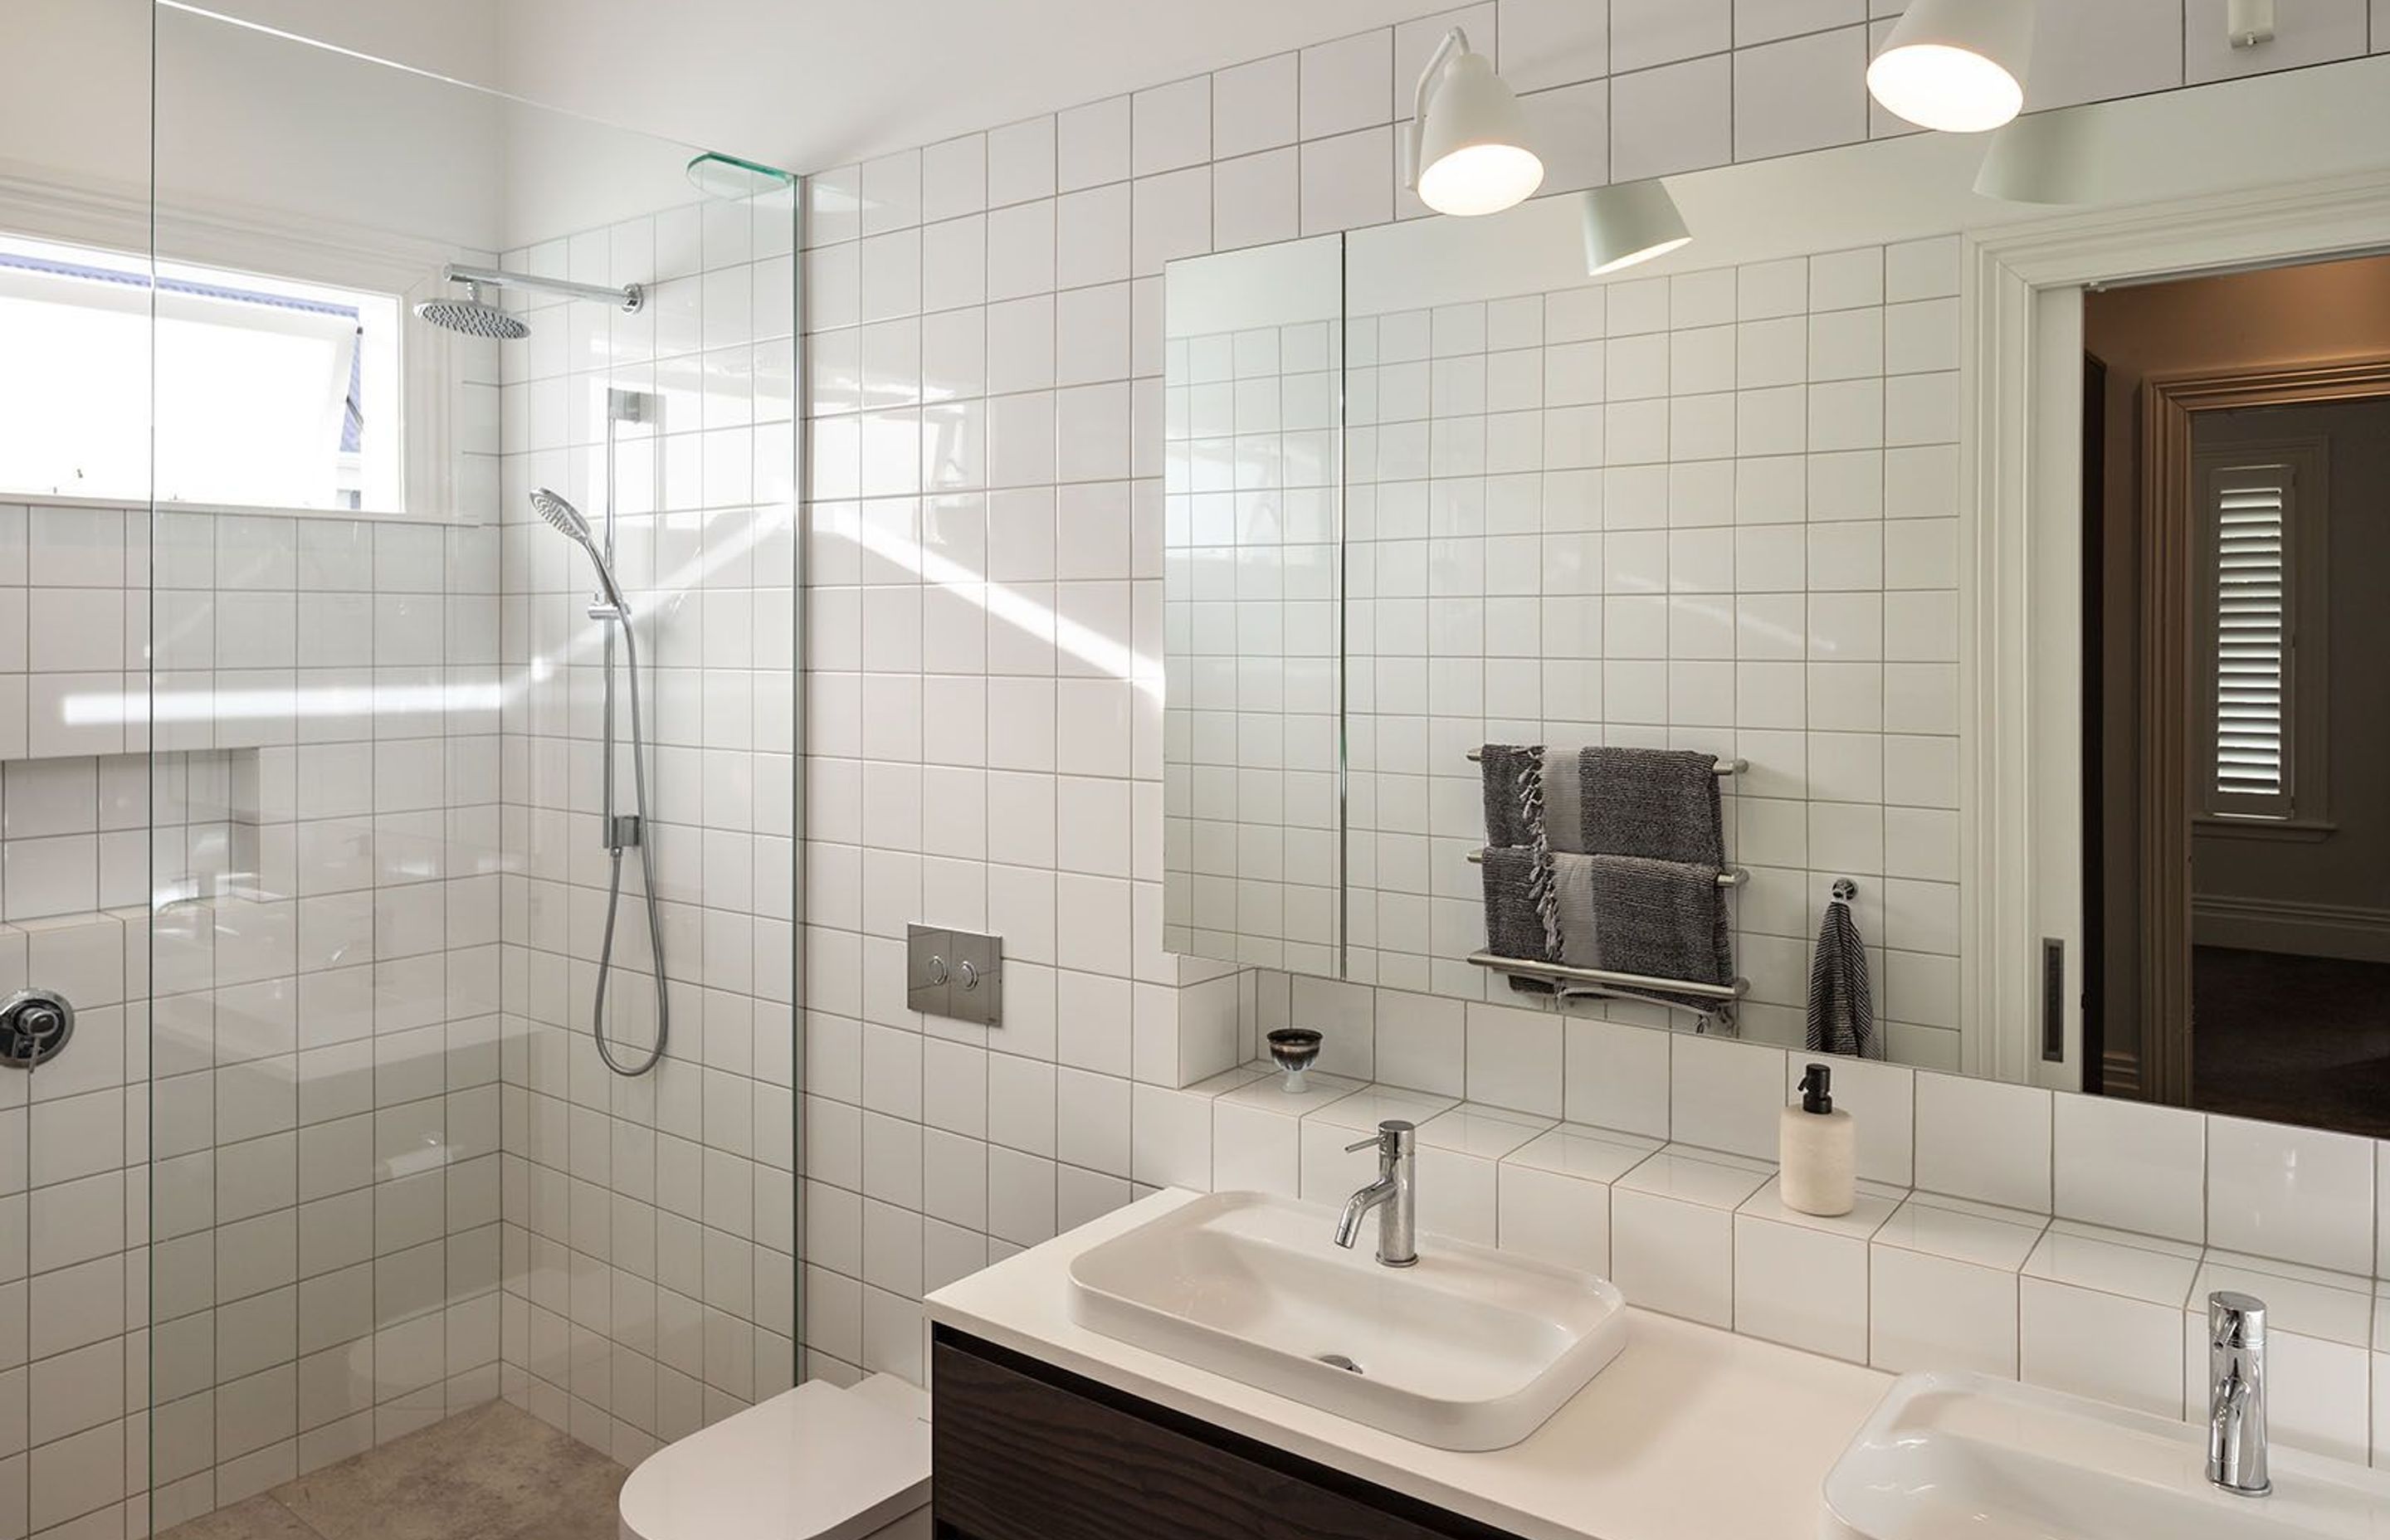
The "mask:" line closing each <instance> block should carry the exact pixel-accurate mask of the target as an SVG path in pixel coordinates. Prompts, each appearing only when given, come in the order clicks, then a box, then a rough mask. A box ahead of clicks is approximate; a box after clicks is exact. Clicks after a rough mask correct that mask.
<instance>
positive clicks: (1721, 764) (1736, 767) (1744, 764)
mask: <svg viewBox="0 0 2390 1540" xmlns="http://www.w3.org/2000/svg"><path fill="white" fill-rule="evenodd" d="M1484 760H1485V751H1484V750H1482V749H1471V750H1470V751H1469V763H1470V764H1484ZM1750 768H1751V762H1750V761H1749V760H1747V759H1722V760H1719V761H1718V762H1717V763H1716V764H1713V765H1711V766H1710V774H1712V775H1714V776H1740V775H1741V774H1742V773H1743V772H1744V771H1746V770H1748V769H1750Z"/></svg>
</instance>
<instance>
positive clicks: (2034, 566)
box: [1960, 173, 2390, 1090]
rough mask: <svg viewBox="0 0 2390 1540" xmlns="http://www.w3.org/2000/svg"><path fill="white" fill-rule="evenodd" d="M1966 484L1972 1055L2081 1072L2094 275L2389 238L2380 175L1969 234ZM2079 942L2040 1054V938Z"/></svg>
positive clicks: (1964, 965) (1966, 1007)
mask: <svg viewBox="0 0 2390 1540" xmlns="http://www.w3.org/2000/svg"><path fill="white" fill-rule="evenodd" d="M1966 245H1967V250H1966V276H1965V283H1966V295H1967V299H1966V302H1965V304H1964V310H1963V321H1962V328H1963V332H1964V337H1963V345H1964V354H1963V356H1964V358H1965V359H1966V389H1967V401H1966V405H1965V411H1966V414H1967V415H1966V417H1964V419H1963V421H1964V424H1965V427H1964V429H1963V431H1962V436H1963V437H1964V439H1965V441H1966V448H1965V451H1964V457H1963V462H1962V463H1963V470H1962V474H1961V479H1960V518H1961V520H1962V527H1966V528H1971V529H1972V539H1971V540H1970V541H1969V542H1968V543H1967V546H1966V548H1965V549H1964V550H1963V552H1962V554H1961V573H1960V658H1961V662H1960V721H1961V722H1962V723H1963V724H1965V725H1966V728H1967V730H1968V731H1969V733H1970V734H1971V736H1972V741H1971V742H1970V743H1969V744H1968V745H1967V747H1966V749H1965V750H1964V751H1962V753H1961V755H1960V807H1961V809H1962V810H1964V811H1962V813H1961V815H1960V870H1961V875H1962V878H1963V879H1964V880H1963V881H1962V883H1961V886H1960V930H1961V933H1962V935H1963V937H1964V938H1965V944H1964V945H1963V946H1962V948H1961V951H1962V954H1963V955H1962V956H1961V959H1960V1025H1961V1027H1962V1029H1963V1032H1962V1039H1961V1040H1962V1045H1963V1046H1962V1057H1963V1059H1964V1062H1962V1063H1961V1065H1960V1068H1961V1069H1962V1070H1963V1071H1965V1072H1968V1073H1971V1074H1985V1075H1995V1076H1997V1077H1998V1078H1999V1079H2001V1080H2005V1081H2011V1082H2029V1083H2032V1084H2042V1085H2050V1086H2057V1087H2061V1088H2064V1089H2069V1090H2075V1089H2080V1088H2081V1085H2082V1068H2081V1063H2082V1026H2083V1012H2082V987H2081V982H2082V978H2083V963H2084V958H2083V917H2082V891H2081V887H2082V884H2081V876H2082V873H2081V848H2082V838H2081V830H2082V819H2083V807H2082V752H2081V738H2082V732H2081V721H2080V700H2081V692H2080V681H2081V679H2082V606H2081V603H2080V595H2081V592H2082V563H2081V553H2082V549H2083V545H2082V520H2083V507H2082V501H2083V499H2082V490H2083V489H2082V466H2083V445H2082V424H2083V413H2082V394H2083V301H2082V296H2083V289H2084V287H2085V286H2086V285H2088V284H2094V283H2101V282H2111V281H2116V280H2121V279H2127V278H2143V277H2150V276H2159V275H2171V274H2188V273H2197V272H2202V271H2217V270H2226V269H2230V268H2234V267H2241V266H2257V265H2266V264H2270V263H2280V262H2285V261H2291V260H2295V259H2300V258H2308V257H2326V256H2332V255H2349V254H2357V253H2361V252H2366V251H2380V250H2385V249H2390V173H2363V174H2359V175H2355V176H2342V177H2334V178H2331V179H2328V180H2322V181H2317V182H2312V183H2306V184H2293V185H2287V186H2271V187H2267V188H2264V189H2261V190H2257V191H2252V192H2239V193H2229V194H2225V195H2221V196H2216V197H2205V198H2199V199H2188V200H2184V201H2181V202H2175V203H2161V204H2151V205H2145V206H2142V207H2139V208H2133V209H2125V210H2112V211H2101V212H2097V213H2088V214H2080V215H2069V216H2065V217H2062V218H2057V219H2051V220H2047V221H2041V222H2037V223H2034V224H2030V225H2003V226H1999V227H1996V228H1992V229H1987V230H1984V231H1980V232H1974V233H1971V234H1970V235H1969V237H1967V243H1966ZM2044 937H2058V938H2062V939H2063V940H2065V941H2066V943H2067V982H2066V1039H2065V1040H2066V1051H2065V1059H2064V1060H2063V1062H2060V1063H2049V1062H2045V1061H2044V1060H2043V1059H2042V1057H2041V1047H2040V1045H2041V1021H2040V1003H2041V977H2040V975H2041V965H2040V956H2041V940H2042V938H2044Z"/></svg>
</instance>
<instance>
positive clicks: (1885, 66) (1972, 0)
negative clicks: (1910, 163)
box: [1867, 0, 2033, 134]
mask: <svg viewBox="0 0 2390 1540" xmlns="http://www.w3.org/2000/svg"><path fill="white" fill-rule="evenodd" d="M2032 53H2033V0H1911V4H1910V5H1909V7H1908V10H1907V11H1905V12H1903V13H1902V15H1901V18H1900V20H1899V21H1898V22H1896V23H1895V25H1894V27H1893V29H1892V35H1891V36H1890V37H1889V38H1887V39H1885V40H1884V45H1883V49H1882V52H1881V53H1879V54H1877V55H1876V56H1875V62H1874V63H1872V64H1870V65H1869V66H1868V72H1867V83H1868V90H1869V92H1870V93H1871V94H1872V95H1873V96H1874V97H1875V99H1876V100H1877V101H1878V102H1880V103H1882V105H1883V109H1884V110H1885V111H1887V112H1890V113H1892V114H1893V115H1894V116H1895V117H1898V118H1903V119H1906V120H1907V121H1908V122H1912V123H1915V124H1917V125H1918V126H1919V127H1921V128H1935V129H1941V130H1944V131H1945V132H1947V133H1951V134H1982V133H1985V132H1986V131H1988V130H1991V129H1995V128H1998V127H1999V126H2000V125H2001V124H2002V123H2005V122H2008V121H2009V120H2010V119H2011V118H2013V117H2015V116H2016V115H2017V113H2018V112H2019V111H2021V110H2023V109H2024V74H2025V61H2026V59H2027V58H2030V57H2031V56H2032Z"/></svg>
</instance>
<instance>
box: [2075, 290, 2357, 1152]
mask: <svg viewBox="0 0 2390 1540" xmlns="http://www.w3.org/2000/svg"><path fill="white" fill-rule="evenodd" d="M2083 319H2084V338H2083V340H2084V346H2085V348H2086V350H2087V352H2088V353H2089V354H2091V355H2094V356H2096V357H2097V358H2098V359H2099V360H2100V361H2101V364H2102V365H2103V366H2104V368H2103V369H2102V371H2101V384H2100V387H2099V388H2100V390H2101V399H2100V401H2099V402H2098V403H2097V404H2096V405H2097V407H2098V410H2096V411H2087V421H2088V422H2090V423H2094V424H2096V425H2097V426H2096V428H2095V429H2094V431H2096V432H2097V433H2098V434H2099V435H2100V444H2099V448H2100V451H2101V454H2100V455H2099V456H2098V463H2100V464H2101V472H2100V475H2099V481H2098V484H2097V485H2096V486H2091V485H2087V489H2086V490H2087V502H2086V507H2087V512H2088V515H2089V518H2090V520H2092V521H2093V522H2094V523H2095V525H2096V528H2095V530H2094V532H2093V533H2092V534H2091V537H2090V538H2088V539H2087V541H2086V544H2085V551H2086V569H2087V570H2086V605H2085V613H2086V616H2087V621H2088V622H2089V623H2088V625H2087V635H2086V652H2085V664H2084V667H2085V674H2086V692H2085V694H2086V699H2103V700H2104V701H2105V702H2106V706H2107V709H2106V710H2104V711H2103V712H2101V715H2100V716H2099V717H2098V718H2097V719H2089V720H2087V723H2086V729H2087V730H2086V733H2085V739H2084V745H2085V746H2084V753H2085V758H2086V765H2085V776H2086V785H2087V788H2088V789H2091V790H2092V791H2093V793H2094V794H2093V796H2092V797H2091V798H2090V800H2089V803H2088V806H2087V832H2088V830H2090V829H2094V828H2096V829H2097V830H2099V837H2098V841H2097V843H2096V844H2095V845H2094V846H2093V847H2092V851H2091V854H2090V858H2089V859H2088V860H2087V863H2086V867H2087V871H2086V877H2087V883H2088V892H2087V894H2086V905H2087V911H2088V914H2089V915H2090V917H2091V921H2092V923H2091V925H2090V927H2089V932H2088V933H2089V934H2091V935H2092V936H2094V937H2096V938H2097V944H2098V945H2099V947H2100V956H2099V957H2098V958H2097V960H2096V964H2095V966H2094V968H2093V969H2092V972H2091V975H2090V976H2091V978H2092V979H2093V980H2094V981H2095V982H2094V985H2093V990H2092V993H2091V994H2090V995H2089V996H2088V999H2087V1002H2086V1004H2087V1022H2086V1041H2087V1043H2096V1044H2099V1045H2100V1046H2101V1064H2100V1065H2099V1066H2098V1070H2097V1072H2096V1075H2087V1081H2089V1082H2091V1083H2093V1084H2099V1085H2100V1086H2101V1089H2103V1090H2105V1091H2106V1092H2107V1093H2108V1094H2111V1095H2126V1096H2139V1097H2144V1098H2146V1099H2150V1100H2155V1101H2165V1102H2171V1103H2176V1104H2181V1105H2191V1106H2196V1107H2199V1108H2202V1109H2204V1110H2211V1111H2218V1112H2228V1113H2233V1114H2239V1115H2246V1116H2252V1117H2273V1118H2281V1117H2284V1116H2286V1115H2289V1114H2291V1113H2292V1112H2294V1111H2295V1112H2296V1113H2297V1114H2298V1116H2299V1117H2300V1118H2301V1119H2302V1120H2303V1121H2317V1122H2323V1123H2328V1124H2329V1125H2331V1126H2333V1127H2337V1128H2342V1129H2345V1130H2347V1131H2350V1132H2357V1133H2363V1134H2369V1135H2375V1136H2379V1135H2383V1134H2385V1133H2390V796H2386V795H2384V792H2385V790H2390V757H2385V756H2390V690H2384V688H2383V687H2382V685H2381V677H2380V660H2382V659H2383V658H2384V657H2385V656H2390V607H2385V605H2384V603H2383V601H2382V597H2381V596H2382V595H2383V594H2384V592H2390V587H2385V584H2390V259H2381V258H2366V259H2357V260H2349V261H2339V262H2326V263H2307V264H2300V265H2291V266H2282V267H2275V268H2268V269H2264V270H2259V271H2253V272H2246V273H2237V274H2230V275H2224V276H2204V277H2196V278H2188V279H2179V280H2170V281H2165V282H2157V283H2149V284H2142V285H2137V286H2134V287H2131V288H2125V289H2110V290H2106V291H2095V292H2092V293H2089V294H2087V295H2086V297H2085V302H2084V315H2083ZM2088 448H2089V446H2088V445H2087V450H2088ZM2092 458H2093V457H2092V456H2090V455H2088V454H2087V462H2088V461H2090V460H2091V459H2092Z"/></svg>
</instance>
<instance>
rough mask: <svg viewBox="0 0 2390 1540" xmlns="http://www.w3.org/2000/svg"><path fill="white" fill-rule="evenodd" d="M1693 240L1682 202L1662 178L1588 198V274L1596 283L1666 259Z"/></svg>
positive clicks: (1599, 191) (1598, 190)
mask: <svg viewBox="0 0 2390 1540" xmlns="http://www.w3.org/2000/svg"><path fill="white" fill-rule="evenodd" d="M1692 238H1693V237H1692V232H1691V231H1690V230H1688V229H1686V228H1685V216H1684V215H1683V214H1682V213H1681V212H1678V211H1677V200H1676V199H1673V198H1671V197H1669V196H1668V189H1667V188H1666V187H1665V186H1663V185H1662V184H1661V183H1660V182H1659V181H1658V180H1657V179H1656V178H1655V179H1653V180H1651V181H1648V182H1619V183H1613V185H1611V186H1607V187H1596V188H1594V189H1593V190H1592V191H1591V192H1588V193H1587V194H1586V195H1585V270H1586V272H1587V274H1588V275H1590V276H1593V277H1597V278H1599V277H1600V276H1602V275H1604V274H1606V273H1615V272H1617V271H1619V270H1620V269H1621V268H1626V267H1632V266H1634V265H1635V264H1636V263H1639V262H1650V261H1651V259H1652V258H1653V257H1664V256H1666V255H1667V254H1668V253H1669V252H1671V251H1673V250H1676V249H1677V247H1679V246H1682V245H1684V244H1685V243H1686V242H1687V241H1689V240H1691V239H1692Z"/></svg>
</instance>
